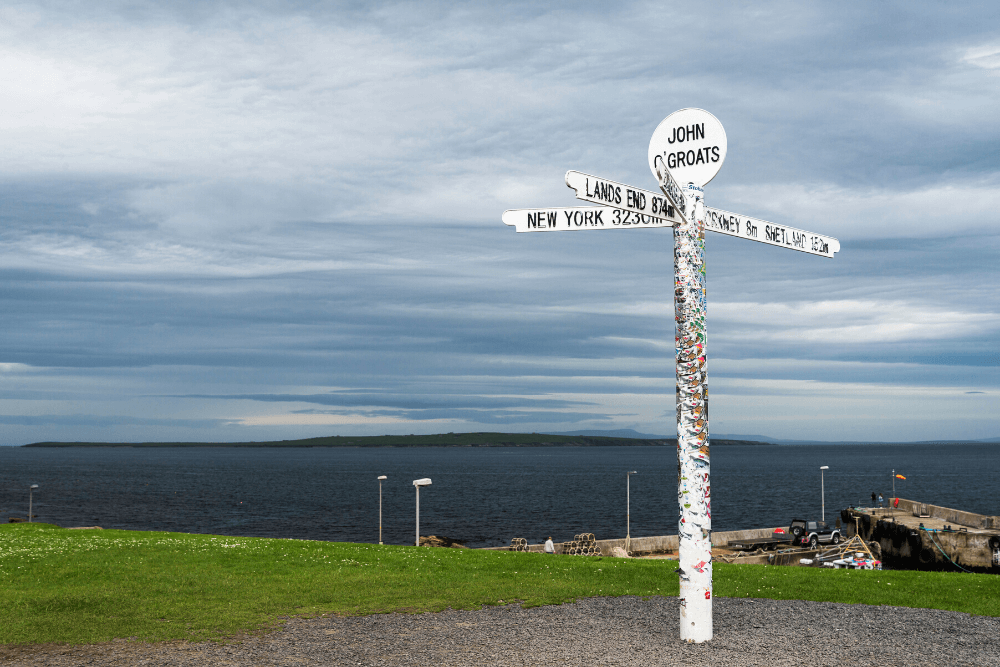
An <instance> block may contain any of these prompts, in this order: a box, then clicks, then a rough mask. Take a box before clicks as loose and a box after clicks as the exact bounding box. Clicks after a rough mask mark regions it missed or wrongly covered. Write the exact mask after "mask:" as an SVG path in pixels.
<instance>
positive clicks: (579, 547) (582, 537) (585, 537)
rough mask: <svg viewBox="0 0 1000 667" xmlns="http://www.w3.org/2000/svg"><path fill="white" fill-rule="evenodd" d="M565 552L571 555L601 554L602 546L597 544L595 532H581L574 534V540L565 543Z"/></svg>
mask: <svg viewBox="0 0 1000 667" xmlns="http://www.w3.org/2000/svg"><path fill="white" fill-rule="evenodd" d="M563 553H565V554H568V555H570V556H600V555H601V548H600V547H599V546H597V538H595V537H594V534H593V533H580V534H579V535H574V536H573V541H572V542H564V543H563Z"/></svg>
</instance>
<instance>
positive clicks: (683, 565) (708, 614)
mask: <svg viewBox="0 0 1000 667" xmlns="http://www.w3.org/2000/svg"><path fill="white" fill-rule="evenodd" d="M681 190H682V191H683V197H684V200H685V201H684V209H685V210H684V214H683V215H682V216H681V217H682V218H683V222H682V223H681V224H679V225H675V226H674V319H675V351H676V355H677V356H676V368H677V462H678V465H677V477H678V479H677V499H678V503H679V505H680V508H679V509H680V519H679V522H678V528H677V532H678V536H679V549H678V551H679V554H678V556H679V560H680V570H679V572H680V606H681V610H680V615H681V618H680V636H681V639H683V640H685V641H688V642H705V641H709V640H710V639H712V539H711V538H712V503H711V493H710V490H711V486H710V484H709V461H710V459H709V437H708V384H707V382H706V378H707V376H706V370H707V369H706V354H707V345H706V330H705V318H706V313H707V309H706V294H705V203H704V190H703V189H702V188H700V187H698V186H696V185H694V184H693V183H688V184H687V185H686V186H684V187H683V188H681ZM678 203H679V202H678Z"/></svg>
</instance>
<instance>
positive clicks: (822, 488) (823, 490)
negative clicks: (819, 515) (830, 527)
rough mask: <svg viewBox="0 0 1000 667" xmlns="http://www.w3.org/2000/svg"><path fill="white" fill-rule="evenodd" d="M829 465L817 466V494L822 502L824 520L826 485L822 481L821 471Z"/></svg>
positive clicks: (828, 467)
mask: <svg viewBox="0 0 1000 667" xmlns="http://www.w3.org/2000/svg"><path fill="white" fill-rule="evenodd" d="M829 469H830V466H820V467H819V495H820V497H821V499H822V503H823V521H824V522H825V521H826V485H825V484H824V483H823V482H824V480H823V471H824V470H829Z"/></svg>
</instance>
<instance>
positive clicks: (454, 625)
mask: <svg viewBox="0 0 1000 667" xmlns="http://www.w3.org/2000/svg"><path fill="white" fill-rule="evenodd" d="M714 607H715V609H714V611H715V638H714V639H713V640H712V641H711V642H708V643H705V644H685V643H682V642H681V641H680V639H679V635H678V615H679V611H678V603H677V598H654V599H651V600H642V599H640V598H635V597H621V598H592V599H588V600H584V601H582V602H578V603H575V604H567V605H561V606H552V607H536V608H534V609H521V608H520V607H518V606H516V605H509V606H506V607H486V608H483V609H481V610H478V611H445V612H440V613H436V614H417V615H406V614H383V615H376V616H365V617H356V618H336V617H327V618H316V619H308V620H303V619H293V620H290V621H288V623H287V625H286V627H285V629H284V630H282V631H279V632H274V633H271V634H268V635H265V636H260V637H249V638H245V639H242V640H240V641H235V642H231V643H227V644H215V643H211V642H207V643H200V644H188V643H183V642H164V643H159V644H143V643H137V642H125V641H116V642H111V643H108V644H98V645H89V646H81V647H60V646H25V647H11V646H0V662H2V663H3V664H10V665H53V666H56V667H58V666H61V665H198V666H202V665H206V666H207V665H213V666H214V665H255V666H256V665H365V666H368V665H372V666H375V665H386V666H393V667H395V666H397V665H420V666H426V665H586V666H588V667H590V666H594V665H643V666H645V665H726V666H733V667H738V666H740V665H766V666H768V667H777V666H780V665H810V666H814V665H842V664H854V665H879V666H883V665H907V666H910V665H948V667H956V666H958V665H977V666H978V665H1000V619H997V618H991V617H983V616H969V615H968V614H960V613H955V612H947V611H934V610H929V609H906V608H903V607H870V606H865V605H845V604H834V603H829V602H801V601H795V600H790V601H776V600H756V599H747V600H742V599H730V598H718V599H716V600H715V605H714Z"/></svg>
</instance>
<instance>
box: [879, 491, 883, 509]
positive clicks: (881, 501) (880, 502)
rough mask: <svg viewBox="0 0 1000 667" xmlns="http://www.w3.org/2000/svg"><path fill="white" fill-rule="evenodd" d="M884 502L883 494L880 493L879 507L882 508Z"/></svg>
mask: <svg viewBox="0 0 1000 667" xmlns="http://www.w3.org/2000/svg"><path fill="white" fill-rule="evenodd" d="M883 502H884V501H883V500H882V494H881V493H880V494H878V506H879V507H880V508H881V507H882V503H883Z"/></svg>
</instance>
